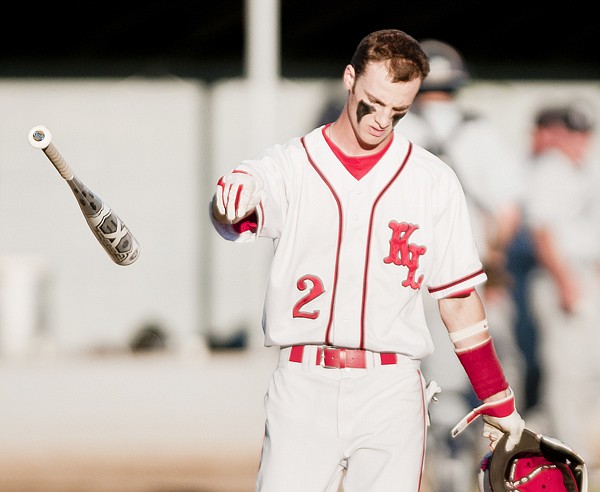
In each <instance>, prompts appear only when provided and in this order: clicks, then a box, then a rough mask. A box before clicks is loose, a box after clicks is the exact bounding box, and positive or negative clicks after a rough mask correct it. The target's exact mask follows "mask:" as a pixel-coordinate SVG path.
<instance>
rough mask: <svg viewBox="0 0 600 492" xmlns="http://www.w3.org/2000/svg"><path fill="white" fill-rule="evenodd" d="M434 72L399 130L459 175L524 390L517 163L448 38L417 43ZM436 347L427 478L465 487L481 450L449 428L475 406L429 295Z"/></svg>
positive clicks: (493, 304)
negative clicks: (517, 330)
mask: <svg viewBox="0 0 600 492" xmlns="http://www.w3.org/2000/svg"><path fill="white" fill-rule="evenodd" d="M421 46H422V47H423V49H424V51H425V52H426V53H427V55H428V57H429V59H430V64H431V72H430V74H429V75H428V77H427V78H426V79H425V81H424V82H423V84H422V86H421V90H420V92H419V94H418V95H417V98H416V99H415V102H414V104H413V106H412V107H411V110H410V111H409V113H408V114H407V115H406V116H405V117H404V118H403V119H402V120H400V121H399V122H398V124H397V125H396V131H397V132H399V133H400V134H403V135H406V136H407V137H408V138H409V139H410V140H412V141H413V142H414V143H416V144H419V145H421V146H423V147H425V148H426V149H428V150H429V151H430V152H432V153H434V154H436V155H438V156H439V157H441V158H442V160H444V161H445V162H446V163H447V164H448V165H450V166H451V167H452V168H453V169H454V171H455V172H456V173H457V175H458V177H459V179H460V180H461V183H462V185H463V188H464V191H465V195H466V198H467V203H468V206H469V210H470V214H471V221H472V224H473V230H474V234H475V237H476V240H477V244H478V248H479V251H480V255H481V258H482V261H483V265H484V268H485V271H486V273H487V275H488V281H487V282H486V284H484V285H483V286H482V287H480V288H479V289H478V290H479V293H480V295H481V296H482V299H483V301H484V304H485V306H486V309H487V310H489V311H488V320H489V322H490V330H491V331H492V333H493V334H494V337H495V339H496V337H497V340H498V342H497V351H498V356H499V357H500V358H501V360H502V363H503V364H504V366H505V368H506V372H507V374H509V376H508V377H510V380H511V381H512V383H511V386H512V387H513V390H514V391H515V393H516V394H517V395H520V394H521V393H522V381H523V379H524V377H523V374H524V369H523V367H524V366H523V358H522V354H521V352H520V350H519V349H518V347H517V346H516V342H515V335H514V320H515V309H514V303H513V300H512V296H511V293H510V288H511V285H510V277H509V274H508V271H507V268H506V250H507V247H508V245H509V244H510V242H511V240H512V238H513V236H514V234H515V232H516V231H517V230H518V227H519V224H520V210H521V203H520V199H521V195H520V186H521V185H522V174H521V170H522V167H521V166H522V165H523V163H522V160H521V159H519V158H518V156H517V154H516V152H513V151H512V150H511V146H510V144H509V142H507V141H506V140H505V139H504V137H503V135H502V134H501V132H500V130H499V129H498V128H496V127H495V126H494V125H493V124H492V122H491V121H489V120H488V119H487V118H485V117H484V116H482V115H478V114H472V113H471V112H469V111H467V110H466V109H465V108H464V104H462V102H461V98H460V96H461V90H462V89H463V88H465V87H467V86H468V85H469V84H470V83H471V81H472V79H471V74H470V71H469V68H468V66H467V64H466V62H465V60H464V58H463V56H462V55H461V54H460V53H459V51H458V50H457V49H456V48H454V47H453V46H451V45H449V44H448V43H445V42H442V41H439V40H435V39H428V40H423V41H422V42H421ZM424 301H425V305H426V313H427V319H428V324H429V326H430V331H431V334H432V337H433V339H434V344H435V347H436V351H435V352H434V353H433V354H432V355H430V356H429V357H428V358H427V359H425V360H424V361H423V365H424V368H425V370H426V371H427V372H428V374H431V377H432V378H433V379H435V380H436V381H437V382H438V383H439V385H440V387H441V388H442V393H441V395H440V397H439V398H440V399H443V401H444V405H443V410H442V409H438V408H437V407H436V405H432V406H431V407H430V414H431V430H430V433H429V439H430V443H429V444H428V450H429V455H430V457H429V460H430V461H431V460H433V461H435V462H436V464H435V465H434V466H433V468H432V469H435V470H436V476H432V477H428V479H429V480H430V481H431V482H432V483H431V487H432V488H433V490H439V491H441V490H443V491H444V492H454V491H463V490H465V477H466V476H471V475H472V470H473V466H474V463H476V462H477V460H479V459H480V458H481V451H482V450H481V448H479V447H478V446H477V441H476V440H475V439H474V437H476V436H474V435H473V434H472V432H471V433H467V432H465V433H464V434H466V436H464V437H463V435H461V436H459V437H457V438H456V439H452V438H451V437H450V430H451V429H452V427H454V425H455V424H456V422H457V421H458V420H460V419H461V418H462V417H463V416H464V415H465V414H466V413H468V411H469V409H470V408H471V407H472V405H473V398H474V395H473V394H472V390H471V388H470V385H469V382H468V379H467V378H466V376H465V374H464V370H463V368H462V366H461V365H460V364H459V363H457V361H456V360H455V358H454V359H453V358H452V357H453V354H452V350H450V349H449V348H448V347H449V346H451V345H450V341H449V340H448V336H447V334H446V332H445V329H444V326H443V324H442V322H441V320H440V317H439V314H438V313H437V307H436V306H435V301H434V300H433V299H427V298H425V299H424Z"/></svg>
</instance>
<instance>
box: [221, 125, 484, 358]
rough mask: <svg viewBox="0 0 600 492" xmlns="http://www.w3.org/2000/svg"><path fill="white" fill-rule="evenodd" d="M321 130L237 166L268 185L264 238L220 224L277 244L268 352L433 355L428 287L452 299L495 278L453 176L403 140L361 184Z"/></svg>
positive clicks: (266, 318) (226, 233) (267, 315)
mask: <svg viewBox="0 0 600 492" xmlns="http://www.w3.org/2000/svg"><path fill="white" fill-rule="evenodd" d="M323 128H324V127H320V128H317V129H315V130H313V131H312V132H310V133H309V134H308V135H306V136H304V137H302V138H294V139H292V140H290V141H289V142H288V143H286V144H283V145H276V146H273V147H271V148H269V149H267V150H266V151H264V152H263V153H262V154H261V155H260V156H258V157H257V158H255V159H252V160H247V161H244V162H243V163H242V164H241V165H239V166H237V167H236V169H242V170H245V171H246V172H248V173H250V174H252V175H254V176H257V177H258V178H259V179H260V180H261V181H262V183H263V185H264V189H263V192H262V199H261V203H260V204H259V207H258V209H257V211H258V228H257V230H256V231H255V232H250V231H246V232H243V233H241V234H237V233H235V232H234V230H233V228H232V227H231V226H226V225H222V224H218V223H216V222H213V223H214V225H215V227H216V229H217V230H218V232H219V233H220V234H221V235H222V236H223V237H224V238H226V239H229V240H232V241H238V242H244V241H251V240H255V239H256V238H257V237H269V238H272V239H273V242H274V257H273V262H272V266H271V272H270V275H269V280H268V285H267V292H266V298H265V305H264V315H263V328H264V331H265V345H266V346H273V345H276V346H288V345H297V344H328V345H334V346H341V347H352V348H363V349H369V350H373V351H383V352H397V353H401V354H405V355H407V356H409V357H411V358H414V359H421V358H423V357H425V356H426V355H428V354H430V353H431V352H432V351H433V344H432V340H431V336H430V334H429V331H428V329H427V324H426V321H425V317H424V313H423V306H422V292H423V290H424V289H428V290H429V292H430V293H431V295H433V296H434V297H436V298H442V297H445V296H447V295H450V294H453V293H456V292H459V291H462V290H465V289H467V288H470V287H474V286H476V285H477V284H479V283H481V282H483V281H485V280H486V275H485V273H484V272H483V270H482V264H481V261H480V258H479V254H478V251H477V248H476V245H475V241H474V239H473V234H472V230H471V224H470V222H469V214H468V211H467V207H466V203H465V197H464V193H463V190H462V187H461V185H460V183H459V181H458V179H457V177H456V175H455V173H454V172H453V171H452V170H451V169H450V168H449V167H448V166H447V165H446V164H444V163H443V162H442V161H441V160H439V159H438V158H437V157H435V156H434V155H433V154H431V153H429V152H428V151H426V150H424V149H423V148H422V147H419V146H417V145H413V144H411V143H410V142H409V141H408V140H407V139H406V138H404V137H402V136H401V135H399V134H395V135H394V137H393V138H394V140H393V142H392V144H391V146H390V147H389V149H388V150H387V152H386V153H385V154H384V155H383V157H382V158H381V160H380V161H379V162H378V163H377V164H376V165H375V166H374V167H373V169H371V170H370V171H369V173H368V174H367V175H366V176H364V177H363V178H362V179H360V180H356V179H355V178H354V177H352V176H351V175H350V173H349V172H348V171H347V170H346V169H345V168H344V166H343V165H342V164H341V163H340V161H339V160H338V158H337V157H336V156H335V155H334V153H333V151H332V150H331V148H330V147H329V145H328V143H327V141H326V140H325V137H324V135H323Z"/></svg>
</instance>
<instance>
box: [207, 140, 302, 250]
mask: <svg viewBox="0 0 600 492" xmlns="http://www.w3.org/2000/svg"><path fill="white" fill-rule="evenodd" d="M297 152H298V144H297V143H296V142H295V140H292V141H291V142H289V143H288V144H285V145H275V146H273V147H270V148H268V149H266V150H264V151H263V152H262V153H261V154H259V155H258V156H257V157H255V158H253V159H248V160H244V161H242V162H241V163H240V164H239V165H238V166H236V167H235V169H237V170H242V171H244V172H246V173H248V174H250V175H253V176H256V177H257V178H259V179H260V181H261V182H262V183H263V189H262V191H261V200H260V202H259V204H258V206H257V207H256V211H255V214H254V215H255V216H254V217H253V222H254V224H253V225H252V227H246V226H245V225H244V224H242V225H241V226H240V225H238V224H234V225H231V224H222V223H219V222H217V221H216V220H215V219H214V217H213V216H212V213H211V214H210V217H211V221H212V225H213V227H214V228H215V230H216V231H217V232H218V233H219V234H220V235H221V236H222V237H223V238H224V239H227V240H228V241H233V242H239V243H243V242H252V241H255V240H256V239H257V238H259V237H268V238H272V239H277V238H278V237H279V236H280V235H281V231H282V229H283V225H284V221H285V216H286V213H287V205H288V203H289V199H288V193H289V189H290V182H291V180H293V169H294V156H295V154H296V153H297Z"/></svg>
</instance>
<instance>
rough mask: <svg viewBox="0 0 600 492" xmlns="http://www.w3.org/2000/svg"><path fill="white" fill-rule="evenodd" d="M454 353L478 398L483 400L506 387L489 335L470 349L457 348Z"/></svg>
mask: <svg viewBox="0 0 600 492" xmlns="http://www.w3.org/2000/svg"><path fill="white" fill-rule="evenodd" d="M456 355H457V356H458V359H459V360H460V363H461V364H462V366H463V367H464V369H465V372H466V373H467V376H468V378H469V380H470V381H471V385H472V386H473V390H474V391H475V394H476V395H477V398H479V399H480V400H485V399H486V398H487V397H489V396H492V395H495V394H496V393H499V392H500V391H504V390H505V389H506V388H508V383H507V381H506V378H505V377H504V371H503V369H502V365H501V364H500V360H499V359H498V355H497V354H496V349H495V348H494V343H493V341H492V339H491V337H490V338H488V340H487V341H486V342H485V343H482V344H481V345H477V346H476V347H474V348H472V349H465V350H462V351H458V350H457V351H456Z"/></svg>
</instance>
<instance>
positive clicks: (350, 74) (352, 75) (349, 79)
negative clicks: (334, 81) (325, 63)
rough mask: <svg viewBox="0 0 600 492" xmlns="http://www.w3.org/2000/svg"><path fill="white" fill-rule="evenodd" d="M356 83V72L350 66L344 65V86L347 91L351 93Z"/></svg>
mask: <svg viewBox="0 0 600 492" xmlns="http://www.w3.org/2000/svg"><path fill="white" fill-rule="evenodd" d="M355 82H356V72H355V70H354V67H353V66H352V65H346V69H345V70H344V86H345V87H346V89H348V90H349V91H352V89H353V88H354V83H355Z"/></svg>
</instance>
